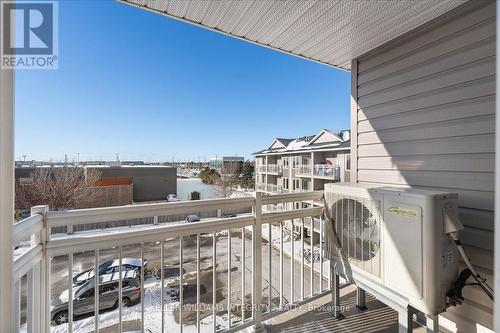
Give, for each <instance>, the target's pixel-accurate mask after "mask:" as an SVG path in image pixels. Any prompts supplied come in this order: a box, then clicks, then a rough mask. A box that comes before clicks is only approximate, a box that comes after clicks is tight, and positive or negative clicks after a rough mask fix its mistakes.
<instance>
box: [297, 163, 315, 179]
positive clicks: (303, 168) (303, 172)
mask: <svg viewBox="0 0 500 333" xmlns="http://www.w3.org/2000/svg"><path fill="white" fill-rule="evenodd" d="M311 170H312V168H311V166H310V165H300V166H299V167H298V168H297V171H296V175H297V176H299V177H302V176H305V177H311V175H312V172H311Z"/></svg>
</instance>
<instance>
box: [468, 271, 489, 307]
mask: <svg viewBox="0 0 500 333" xmlns="http://www.w3.org/2000/svg"><path fill="white" fill-rule="evenodd" d="M480 274H483V272H480ZM488 280H489V279H488ZM492 282H493V281H492V280H489V281H488V283H490V285H491V284H493V283H492ZM463 295H464V298H465V300H466V302H469V303H470V304H471V305H476V306H479V307H480V308H481V309H482V310H483V311H486V312H489V311H492V310H493V301H492V300H491V299H490V298H489V297H488V295H486V294H485V293H484V291H483V290H482V289H481V288H480V287H479V286H467V287H465V288H464V289H463Z"/></svg>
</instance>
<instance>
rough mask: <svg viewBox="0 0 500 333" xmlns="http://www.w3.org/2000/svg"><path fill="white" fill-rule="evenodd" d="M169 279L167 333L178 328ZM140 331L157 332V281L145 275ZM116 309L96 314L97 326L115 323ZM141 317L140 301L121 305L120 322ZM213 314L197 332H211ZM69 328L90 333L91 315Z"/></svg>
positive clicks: (64, 328) (58, 330) (61, 328)
mask: <svg viewBox="0 0 500 333" xmlns="http://www.w3.org/2000/svg"><path fill="white" fill-rule="evenodd" d="M167 283H169V280H167V279H165V287H164V291H165V296H164V304H165V306H164V311H165V317H164V320H165V324H164V325H165V330H166V331H167V332H171V331H178V330H179V323H177V322H176V320H175V317H174V310H175V309H176V308H177V307H178V306H179V302H178V301H174V300H173V299H172V298H171V297H170V295H171V294H173V292H174V290H175V289H174V288H171V287H170V286H167ZM144 292H145V294H144V330H145V332H153V333H155V332H161V320H162V318H161V307H160V304H161V303H160V294H161V283H160V280H157V279H155V278H149V279H147V280H145V284H144ZM118 316H119V310H118V309H116V310H111V311H106V312H103V313H100V314H99V328H101V329H102V328H106V327H110V326H113V325H117V324H119V319H118ZM227 318H228V317H227V314H225V315H223V316H216V318H215V321H216V325H217V327H219V328H224V327H226V326H227V322H228V320H227ZM140 320H141V304H140V303H138V304H135V305H133V306H131V307H123V309H122V322H123V323H124V324H125V322H127V321H137V322H140ZM239 320H240V318H239V317H236V316H232V318H231V321H232V322H237V321H239ZM212 325H213V316H212V315H210V316H207V317H205V318H203V319H201V320H200V331H201V332H213V326H212ZM73 331H74V332H78V333H87V332H94V316H93V315H90V316H89V317H87V318H82V319H78V320H74V321H73ZM20 332H21V333H25V332H27V327H26V324H24V325H22V327H21V329H20ZM66 332H68V324H62V325H57V326H51V333H66ZM183 332H187V333H190V332H193V333H194V332H197V328H196V325H183Z"/></svg>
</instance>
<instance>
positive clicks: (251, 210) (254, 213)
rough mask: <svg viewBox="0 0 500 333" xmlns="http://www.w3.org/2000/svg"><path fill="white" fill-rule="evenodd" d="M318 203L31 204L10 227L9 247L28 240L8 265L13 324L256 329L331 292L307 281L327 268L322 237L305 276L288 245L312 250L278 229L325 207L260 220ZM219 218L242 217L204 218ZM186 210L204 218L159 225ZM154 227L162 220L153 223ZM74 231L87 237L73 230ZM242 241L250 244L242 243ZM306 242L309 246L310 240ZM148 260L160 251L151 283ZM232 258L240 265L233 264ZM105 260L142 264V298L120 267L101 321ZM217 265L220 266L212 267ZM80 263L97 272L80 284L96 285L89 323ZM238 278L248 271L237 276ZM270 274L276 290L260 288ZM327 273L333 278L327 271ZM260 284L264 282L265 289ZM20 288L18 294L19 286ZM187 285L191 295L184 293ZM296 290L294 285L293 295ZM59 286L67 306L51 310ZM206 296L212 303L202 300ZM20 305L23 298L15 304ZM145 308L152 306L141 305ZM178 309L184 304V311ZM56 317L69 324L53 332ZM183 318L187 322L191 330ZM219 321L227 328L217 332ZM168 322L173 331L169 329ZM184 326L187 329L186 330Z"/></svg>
mask: <svg viewBox="0 0 500 333" xmlns="http://www.w3.org/2000/svg"><path fill="white" fill-rule="evenodd" d="M321 196H322V193H321V192H306V193H295V194H279V195H263V194H262V193H259V192H256V194H255V197H245V198H233V199H211V200H200V201H185V202H174V203H155V204H142V205H129V206H120V207H106V208H92V209H79V210H69V211H49V209H48V207H47V206H38V207H34V208H33V209H32V216H30V217H29V218H27V219H24V220H22V221H20V222H18V223H16V224H15V225H14V231H15V236H14V238H15V240H16V242H19V241H22V240H25V239H29V240H30V241H29V245H28V246H26V247H21V248H20V249H17V250H16V255H15V258H14V275H13V279H14V285H15V294H16V298H15V299H16V302H15V304H14V305H13V306H14V307H15V311H16V316H15V318H16V320H17V327H21V329H20V330H21V331H27V332H47V333H48V332H51V330H57V331H65V332H70V333H71V332H73V331H74V330H75V329H76V328H78V329H86V331H95V332H98V331H99V329H102V328H104V327H110V326H109V325H113V326H112V330H113V331H114V332H122V329H123V328H124V323H125V322H128V323H127V325H128V326H129V325H130V321H134V323H135V324H137V323H138V322H139V324H138V325H140V328H138V329H139V330H140V331H141V332H144V331H146V330H148V329H150V330H151V331H154V332H157V331H163V329H161V328H166V331H169V330H172V329H175V330H177V329H179V328H180V327H182V326H183V327H184V328H185V329H190V330H191V329H196V328H197V329H198V330H199V329H200V327H204V328H210V330H211V331H220V330H230V331H234V330H237V329H241V328H244V327H248V326H254V327H255V328H259V327H260V326H261V322H262V320H263V319H267V318H270V317H272V316H274V315H275V314H278V313H280V311H283V309H284V307H285V306H286V305H292V306H291V307H290V308H293V305H294V304H297V303H300V302H303V301H307V300H308V299H310V298H313V297H316V296H318V295H321V294H324V293H326V292H328V289H329V284H327V283H324V282H323V279H322V278H320V279H317V280H319V281H317V282H316V284H315V279H314V272H315V271H316V272H317V273H319V274H320V276H324V274H323V266H324V265H323V264H325V267H329V265H328V266H326V265H327V262H326V261H325V260H324V258H323V241H322V240H321V239H320V241H319V243H318V242H316V243H317V245H315V246H316V247H318V246H319V249H320V253H321V257H320V259H319V262H317V263H316V265H314V262H313V264H312V265H310V266H308V267H310V268H311V267H312V269H309V273H308V274H307V275H306V274H305V273H304V272H305V269H307V267H306V268H305V266H304V260H303V259H302V261H300V259H298V258H297V257H296V255H295V252H294V250H293V249H294V246H295V249H298V248H300V247H301V249H302V252H301V253H303V250H304V249H307V248H309V247H311V245H307V246H305V245H304V240H303V238H302V240H301V241H296V240H293V239H292V240H291V241H290V239H288V240H285V239H284V236H283V235H284V231H283V226H284V223H285V222H287V221H302V224H303V223H304V220H306V221H307V219H308V218H316V219H320V218H321V213H322V208H320V207H314V208H305V209H300V210H293V211H279V212H272V213H265V212H263V207H266V206H270V205H278V204H279V205H283V204H284V203H286V202H297V201H307V200H317V199H319V198H320V197H321ZM221 211H222V212H240V213H239V214H238V215H236V216H234V215H229V216H233V217H229V218H217V217H209V218H204V216H214V215H210V214H211V213H212V212H216V215H215V216H220V212H221ZM193 213H196V214H197V215H199V216H201V217H202V221H200V222H193V223H185V222H183V221H181V222H169V223H162V222H161V221H167V220H168V219H167V217H172V216H181V217H182V216H186V215H187V214H193ZM225 216H228V215H225ZM136 219H141V221H142V220H145V221H146V222H147V221H151V223H149V224H143V225H134V226H130V224H129V222H130V221H131V220H136ZM154 221H156V222H158V221H160V222H159V223H158V224H153V222H154ZM119 222H120V223H122V224H120V223H119ZM146 222H145V223H146ZM117 225H121V226H120V227H117ZM321 225H322V224H321ZM68 227H71V228H72V229H73V230H75V232H74V233H73V234H71V235H67V234H66V233H65V232H63V233H61V231H59V233H57V230H61V228H62V229H65V228H68ZM302 228H304V226H303V225H302ZM81 229H85V231H78V230H81ZM263 231H264V232H266V235H265V236H266V237H265V238H266V239H272V242H266V244H263V242H262V237H263V235H262V232H263ZM274 233H276V234H274ZM246 234H248V235H251V237H246V236H245V235H246ZM320 235H321V236H320V238H321V237H323V236H322V232H321V233H320ZM312 237H313V236H312ZM296 243H298V244H299V245H297V244H296ZM310 244H315V242H314V241H313V240H312V239H311V242H310ZM284 246H285V248H288V246H291V252H290V251H289V252H286V251H285V250H284ZM297 246H298V247H297ZM263 247H268V250H267V251H266V252H265V253H266V255H264V254H263V251H262V250H263ZM311 250H312V249H311ZM155 251H156V252H155ZM273 251H278V253H279V257H278V258H279V260H278V261H279V262H275V261H277V259H276V255H273ZM152 253H158V254H159V258H157V259H158V260H157V262H156V267H157V269H156V272H157V274H155V278H152V277H148V274H149V273H148V272H151V269H152V268H153V261H154V260H153V259H152V258H153V254H152ZM233 253H234V254H235V255H236V254H237V258H239V259H233V255H232V254H233ZM285 255H288V256H290V257H291V260H290V265H291V269H290V270H286V272H288V271H289V272H291V273H290V276H287V277H285V276H284V275H285V273H284V272H285V270H284V259H283V258H284V256H285ZM110 256H111V257H112V258H114V259H115V260H118V262H120V263H121V262H122V260H123V259H124V256H127V257H130V256H137V257H138V258H141V261H139V262H141V263H142V264H141V267H140V270H139V271H140V277H139V282H138V283H139V285H138V286H137V287H136V289H135V292H136V293H140V296H138V303H137V304H136V305H133V306H132V307H128V305H130V304H129V303H130V302H129V301H130V299H128V298H127V297H128V294H127V293H128V291H127V289H126V287H127V286H128V282H127V281H125V282H127V283H125V282H124V281H123V279H125V278H126V277H127V275H126V273H127V271H122V270H123V269H124V268H123V266H122V265H121V264H119V265H118V268H117V270H116V269H115V273H112V274H111V277H110V279H113V276H115V278H116V279H117V280H118V289H117V290H118V291H117V293H118V294H117V296H116V297H117V301H116V304H115V305H116V307H117V309H116V310H112V311H114V312H111V314H110V313H109V312H107V313H105V314H104V313H101V312H102V311H100V310H102V306H101V303H100V299H101V300H102V301H105V298H106V297H107V296H105V295H104V294H102V295H101V289H100V286H101V285H100V283H102V278H104V277H105V276H106V274H107V273H103V275H101V273H99V270H98V268H101V266H100V263H101V264H102V260H103V259H106V260H109V258H110ZM221 257H222V258H221ZM82 258H83V259H82ZM145 259H146V260H148V263H147V265H148V267H145V266H144V263H145V261H144V260H145ZM82 260H83V261H82ZM218 263H219V264H218ZM263 263H264V264H265V265H262V264H263ZM266 263H267V264H266ZM202 265H203V267H202ZM220 265H222V266H224V267H225V268H224V267H222V268H220V269H217V267H218V266H220ZM294 265H300V267H301V272H302V273H301V275H300V277H297V279H299V280H300V281H298V282H295V283H294V279H295V276H294V272H295V271H296V269H294ZM84 266H85V267H86V269H94V271H93V272H96V271H97V272H98V273H97V276H96V277H94V276H93V275H92V274H89V275H88V277H89V279H88V282H87V284H86V285H87V287H92V286H93V287H92V288H93V290H99V292H97V293H95V296H94V295H93V294H92V297H91V298H92V300H91V301H90V300H89V299H87V304H86V305H85V306H86V307H87V310H86V311H87V312H88V314H87V317H88V316H90V317H91V318H92V319H93V320H89V319H88V318H87V319H84V320H81V319H79V317H78V316H76V315H77V314H79V313H80V312H81V311H82V308H81V306H82V304H81V297H82V296H80V295H79V294H78V292H79V291H80V289H77V288H80V286H78V285H75V284H74V283H73V278H74V277H75V276H76V274H77V273H79V270H80V271H81V270H82V268H83V267H84ZM263 267H267V270H263ZM235 268H236V269H235ZM272 268H275V269H276V270H274V269H272ZM238 271H239V272H238ZM242 271H243V272H247V273H244V274H241V272H242ZM325 273H326V272H325ZM221 274H222V275H223V276H224V277H223V278H221ZM276 275H278V276H279V279H278V281H279V284H276V285H274V286H273V285H272V282H271V285H270V286H269V285H263V277H265V279H264V281H266V280H267V281H276V278H272V277H273V276H276ZM325 275H326V274H325ZM173 276H174V278H173ZM327 276H330V275H329V272H328V275H327ZM148 279H149V280H148ZM150 279H153V280H152V281H150ZM155 279H156V280H155ZM306 280H307V281H306ZM24 281H26V282H24ZM221 281H227V282H224V283H223V282H221ZM290 281H291V282H290ZM306 282H307V283H308V285H309V286H310V288H307V289H308V290H305V289H306V288H305V287H304V286H305V285H306ZM189 283H190V284H191V285H189ZM266 283H268V282H265V283H264V284H266ZM297 283H298V284H297ZM21 285H23V286H25V288H24V289H21ZM189 286H191V287H192V288H191V289H190V288H188V287H189ZM145 288H146V289H145ZM297 288H300V291H299V292H298V290H297ZM60 289H67V292H66V294H65V295H66V302H67V303H64V304H66V305H65V306H63V307H62V308H61V307H60V306H59V308H58V310H54V309H56V308H52V307H51V305H54V304H55V303H54V304H51V299H52V296H54V293H55V292H56V291H58V290H60ZM167 289H168V291H167ZM175 290H177V293H176V292H175ZM215 290H217V292H214V291H215ZM219 291H220V292H219ZM254 291H255V292H254ZM226 292H227V293H226ZM202 293H203V294H204V296H203V299H202V298H201V294H202ZM221 293H223V294H225V295H226V298H225V300H223V301H221V300H220V294H221ZM145 294H147V297H145ZM234 294H239V295H240V297H238V298H235V297H234ZM263 294H265V296H264V297H265V298H263ZM21 295H22V297H21ZM61 295H62V294H61ZM208 295H213V296H212V297H207V296H208ZM216 295H217V297H216ZM227 295H229V296H227ZM296 295H300V297H297V296H296ZM136 296H137V295H136ZM21 299H26V301H25V302H21ZM61 299H62V298H60V300H61ZM146 301H147V302H149V303H148V304H146ZM264 301H265V302H264ZM21 304H23V305H22V306H21ZM184 304H187V305H189V307H184ZM221 308H222V309H224V311H225V314H224V315H221V310H220V309H221ZM238 309H239V311H238ZM241 309H243V311H241ZM244 309H249V310H248V311H245V310H244ZM174 310H175V311H176V315H175V316H174V315H173V311H174ZM54 311H62V312H63V313H64V314H65V315H66V316H65V317H64V316H63V317H64V318H66V319H67V323H63V324H61V323H60V324H59V325H58V326H55V323H52V322H53V320H54V316H55V315H56V313H54ZM184 311H188V313H186V312H184ZM183 312H184V315H183ZM21 314H22V315H21ZM113 316H114V317H113ZM170 316H172V317H170ZM110 318H112V319H113V320H110ZM174 318H181V320H182V322H181V323H178V324H175V320H174ZM186 318H194V319H192V322H191V323H189V322H186V321H188V320H189V319H186ZM221 322H225V324H224V325H222V326H221V325H220V323H221ZM173 324H175V325H177V327H176V328H172V327H169V326H168V325H173ZM85 325H87V326H89V327H87V326H85ZM151 325H153V326H151ZM154 325H156V326H154ZM165 325H167V326H165ZM179 325H180V326H179ZM190 325H192V326H193V327H189V326H190ZM200 325H202V326H200ZM207 325H208V326H207ZM128 326H127V327H128ZM160 327H161V328H160ZM158 329H159V330H158Z"/></svg>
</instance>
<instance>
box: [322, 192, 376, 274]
mask: <svg viewBox="0 0 500 333" xmlns="http://www.w3.org/2000/svg"><path fill="white" fill-rule="evenodd" d="M333 196H334V197H333V198H332V200H331V201H330V202H331V203H333V205H332V209H331V215H332V221H333V224H334V228H335V231H336V233H337V236H338V239H339V240H340V243H341V245H342V248H343V249H344V252H345V254H346V255H347V257H348V258H349V262H350V263H351V264H352V265H355V266H357V267H359V268H361V269H363V270H365V271H366V272H369V273H371V274H374V275H376V276H380V246H381V244H380V227H381V224H380V213H379V211H380V210H379V209H378V205H377V203H376V202H375V201H373V200H369V199H364V198H356V197H348V196H340V195H336V194H333Z"/></svg>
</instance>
